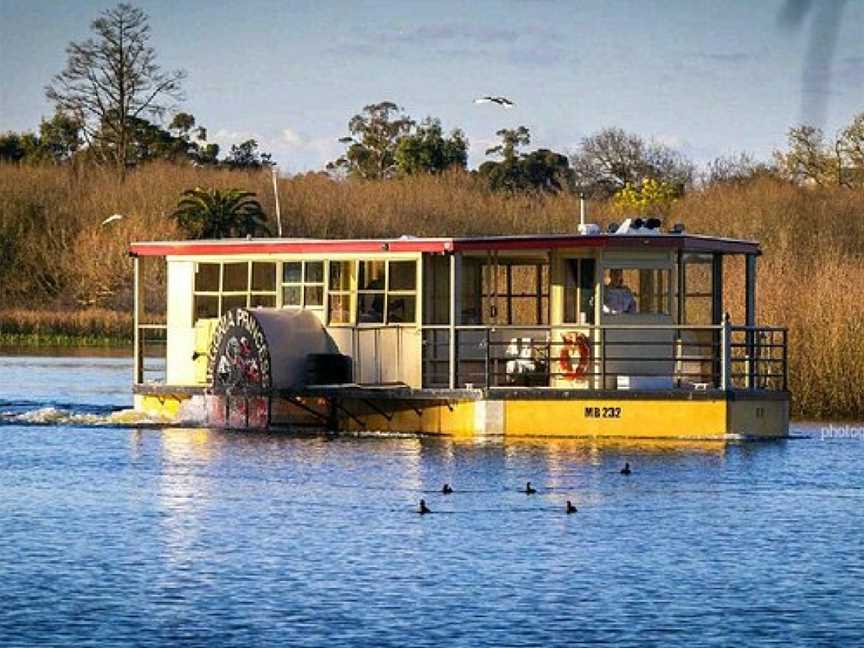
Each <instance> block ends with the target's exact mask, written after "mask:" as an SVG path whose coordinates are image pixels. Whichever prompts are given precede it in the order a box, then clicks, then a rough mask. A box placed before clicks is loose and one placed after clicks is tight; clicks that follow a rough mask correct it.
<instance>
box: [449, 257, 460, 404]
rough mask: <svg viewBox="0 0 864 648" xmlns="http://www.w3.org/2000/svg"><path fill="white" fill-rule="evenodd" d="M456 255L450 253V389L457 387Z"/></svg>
mask: <svg viewBox="0 0 864 648" xmlns="http://www.w3.org/2000/svg"><path fill="white" fill-rule="evenodd" d="M457 290H458V286H457V285H456V255H455V254H451V255H450V335H449V342H450V346H449V349H448V352H449V354H448V360H449V368H450V375H449V381H448V382H449V384H450V389H456V291H457Z"/></svg>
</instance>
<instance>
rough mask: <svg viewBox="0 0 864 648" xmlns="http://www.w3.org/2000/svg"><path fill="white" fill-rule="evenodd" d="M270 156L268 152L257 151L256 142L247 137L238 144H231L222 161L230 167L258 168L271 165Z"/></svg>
mask: <svg viewBox="0 0 864 648" xmlns="http://www.w3.org/2000/svg"><path fill="white" fill-rule="evenodd" d="M272 157H273V156H272V155H271V154H270V153H262V152H259V151H258V142H257V141H255V140H254V139H249V140H246V141H245V142H241V143H240V144H233V145H232V146H231V152H230V153H229V154H228V155H227V157H226V158H225V160H224V162H225V164H227V165H228V166H229V167H231V168H232V169H260V168H261V167H267V166H273V159H272Z"/></svg>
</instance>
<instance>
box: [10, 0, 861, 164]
mask: <svg viewBox="0 0 864 648" xmlns="http://www.w3.org/2000/svg"><path fill="white" fill-rule="evenodd" d="M790 2H791V5H790V4H787V3H790ZM111 4H112V3H111V2H108V1H107V0H101V1H99V0H96V1H94V0H76V1H69V2H60V1H59V0H0V131H5V130H25V129H34V128H35V127H37V125H38V123H39V120H40V118H41V117H42V116H47V115H50V113H51V112H52V109H51V106H50V105H49V104H48V102H47V101H46V100H45V97H44V86H45V84H46V83H47V82H48V81H49V80H50V78H51V76H52V75H53V74H55V73H57V72H59V71H60V70H61V69H62V67H63V65H64V62H65V53H64V48H65V47H66V45H67V44H68V42H69V41H71V40H76V41H77V40H83V39H85V38H86V37H87V36H88V35H89V23H90V22H91V20H92V19H93V18H94V17H96V15H97V14H98V12H99V11H100V10H102V9H104V8H107V7H109V6H111ZM134 4H136V5H137V6H140V7H142V8H143V9H144V10H145V11H146V12H147V13H148V14H149V16H150V24H151V27H152V32H153V38H152V44H153V46H154V47H155V48H156V50H157V52H158V54H159V59H158V60H159V62H160V64H161V65H162V66H163V67H164V68H169V69H173V68H184V69H185V70H186V71H187V72H188V80H187V82H186V84H185V91H186V97H187V98H186V101H185V102H184V103H183V105H182V108H183V109H184V110H186V111H188V112H191V113H193V114H194V115H195V116H196V118H197V119H198V121H199V123H201V124H203V125H205V126H206V127H207V128H208V129H209V132H210V139H211V141H217V142H219V143H220V144H222V145H223V146H228V145H230V144H231V143H233V142H238V141H241V140H243V139H247V138H249V137H255V138H256V139H258V140H259V142H260V143H261V145H262V147H263V148H264V149H265V150H270V151H272V152H273V153H274V157H275V159H276V160H277V161H278V162H279V164H280V168H281V169H283V170H284V171H286V172H293V171H301V170H305V169H314V168H320V167H321V166H323V164H325V163H326V162H327V161H328V160H330V159H333V158H334V157H336V156H337V155H338V154H339V152H340V150H341V149H342V148H343V147H342V146H341V145H340V144H339V143H338V142H337V141H336V140H337V139H338V138H339V137H340V136H342V135H345V134H346V130H347V129H346V124H347V121H348V119H349V118H350V117H351V116H352V115H354V114H355V113H357V112H358V111H359V110H360V109H361V108H362V107H363V106H364V105H366V104H369V103H374V102H377V101H381V100H385V99H387V100H391V101H394V102H396V103H398V104H399V105H401V106H404V108H405V110H406V111H407V112H408V113H409V114H410V115H411V116H413V117H415V118H422V117H424V116H426V115H433V116H436V117H440V118H441V120H442V122H443V124H444V127H445V128H447V129H449V128H452V127H457V126H458V127H460V128H462V129H463V130H464V131H465V132H466V134H467V135H468V138H469V140H470V141H471V164H472V165H476V164H478V163H479V162H481V161H482V160H483V154H482V151H483V150H484V149H485V148H487V147H488V146H489V145H490V144H491V143H492V142H493V141H494V140H495V131H496V130H498V129H499V128H505V127H513V126H517V125H519V124H524V125H526V126H528V127H529V128H530V129H531V133H532V136H533V142H532V144H533V145H537V146H547V147H551V148H554V149H556V150H560V151H565V152H566V151H570V150H573V148H574V147H575V146H576V145H577V144H578V142H579V140H580V139H581V138H582V137H584V136H585V135H588V134H591V133H592V132H595V131H596V130H598V129H600V128H603V127H607V126H619V127H621V128H624V129H626V130H629V131H633V132H636V133H639V134H641V135H643V136H645V137H646V138H654V139H657V140H659V141H662V142H664V143H667V144H670V145H673V146H675V147H677V148H679V150H682V151H683V152H684V153H685V154H687V155H689V156H690V157H692V158H693V159H695V160H696V161H699V162H704V161H706V160H709V159H711V158H713V157H715V156H717V155H723V154H731V153H735V152H738V151H749V152H751V153H753V154H755V155H756V156H758V157H760V158H768V157H769V156H770V154H771V151H772V150H774V149H775V148H777V147H779V146H782V145H783V143H784V138H785V132H786V130H787V129H788V128H789V127H790V126H792V125H794V124H797V123H799V122H801V121H802V120H805V119H806V120H807V121H811V122H817V123H819V124H820V125H821V126H823V127H824V128H825V129H826V131H829V132H833V131H834V130H836V129H837V128H839V127H841V126H842V125H844V124H846V123H848V122H849V120H850V119H851V117H852V116H853V115H854V114H856V113H858V112H861V111H864V0H846V2H845V3H844V2H843V0H821V1H820V0H812V6H810V9H811V10H810V11H809V12H802V14H801V15H802V20H800V21H798V22H797V23H795V25H790V24H789V23H788V21H787V22H785V23H784V22H783V21H782V20H780V18H779V17H780V15H781V13H782V11H783V10H784V7H785V8H787V9H788V8H789V6H792V8H795V7H798V8H803V9H806V8H807V6H808V4H811V2H810V0H750V1H732V0H726V1H724V2H709V1H700V0H689V1H686V0H681V1H677V0H676V1H672V0H670V1H667V2H660V1H651V0H641V1H632V2H631V1H626V0H611V1H609V2H602V1H599V0H598V1H587V0H586V1H577V0H572V1H570V2H555V1H551V0H523V1H518V2H517V1H513V2H503V1H495V2H493V1H483V0H474V1H472V2H445V1H443V0H439V1H438V2H408V1H402V2H384V1H380V0H379V1H377V2H363V1H352V2H335V1H330V2H325V1H318V2H292V1H284V2H277V1H273V0H247V1H245V2H233V1H211V2H202V1H199V0H186V1H185V2H175V1H170V0H140V1H139V2H136V3H134ZM832 7H833V9H832ZM826 25H828V27H826ZM832 25H833V27H832ZM814 33H815V37H814ZM832 34H833V35H834V38H831V35H832ZM820 55H821V56H822V58H821V59H820V58H819V56H820ZM808 57H809V58H808ZM814 58H815V60H816V62H815V63H814V62H813V61H814ZM807 60H810V61H811V64H810V66H809V67H808V66H807V65H805V62H806V61H807ZM826 61H828V62H830V65H829V64H828V63H826ZM805 77H806V80H805ZM489 93H491V94H502V95H506V96H508V97H511V98H512V99H513V100H514V101H515V102H516V104H517V106H516V107H515V108H514V109H512V110H509V111H505V110H503V109H500V108H498V107H496V106H494V105H488V104H487V105H474V104H473V103H472V99H473V98H474V97H476V96H478V95H483V94H489Z"/></svg>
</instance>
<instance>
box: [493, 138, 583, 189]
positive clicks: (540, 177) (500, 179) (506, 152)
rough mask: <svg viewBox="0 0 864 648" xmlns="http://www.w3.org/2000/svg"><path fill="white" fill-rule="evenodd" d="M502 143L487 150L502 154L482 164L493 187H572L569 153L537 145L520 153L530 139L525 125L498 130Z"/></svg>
mask: <svg viewBox="0 0 864 648" xmlns="http://www.w3.org/2000/svg"><path fill="white" fill-rule="evenodd" d="M496 134H497V135H498V136H499V137H500V138H501V143H500V144H498V145H497V146H493V147H491V148H489V149H487V150H486V155H492V156H495V157H500V158H501V160H488V161H486V162H484V163H483V164H481V165H480V168H479V169H478V170H477V172H478V174H479V175H480V176H481V177H483V178H485V179H486V181H487V182H488V183H489V187H490V188H491V189H492V190H493V191H513V192H517V191H552V192H557V191H561V190H562V189H567V188H570V186H571V185H572V182H573V170H572V169H571V168H570V163H569V161H568V160H567V157H566V156H564V155H561V154H560V153H556V152H555V151H550V150H549V149H545V148H544V149H537V150H535V151H531V152H530V153H520V152H519V148H520V147H522V146H527V145H528V144H530V143H531V133H530V132H529V130H528V128H527V127H525V126H519V127H518V128H514V129H508V128H504V129H501V130H499V131H498V132H497V133H496Z"/></svg>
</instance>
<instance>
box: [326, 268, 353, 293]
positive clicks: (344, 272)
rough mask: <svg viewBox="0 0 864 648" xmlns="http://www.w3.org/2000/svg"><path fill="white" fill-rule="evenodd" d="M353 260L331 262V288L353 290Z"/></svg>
mask: <svg viewBox="0 0 864 648" xmlns="http://www.w3.org/2000/svg"><path fill="white" fill-rule="evenodd" d="M352 265H353V263H352V262H351V261H331V262H330V290H334V291H346V292H347V291H349V290H351V266H352Z"/></svg>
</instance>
